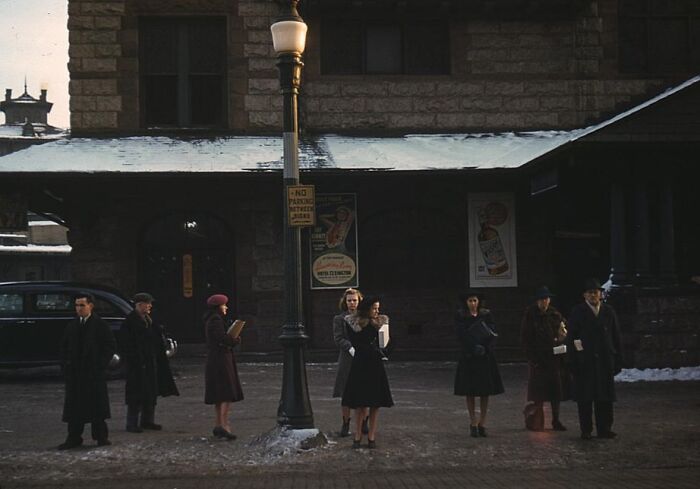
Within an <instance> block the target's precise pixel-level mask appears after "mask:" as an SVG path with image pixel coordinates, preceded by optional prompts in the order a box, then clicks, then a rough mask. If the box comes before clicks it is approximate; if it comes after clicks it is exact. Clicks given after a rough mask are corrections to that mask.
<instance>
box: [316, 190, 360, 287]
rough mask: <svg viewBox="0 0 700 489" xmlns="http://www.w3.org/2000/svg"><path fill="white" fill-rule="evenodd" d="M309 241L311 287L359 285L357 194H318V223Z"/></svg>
mask: <svg viewBox="0 0 700 489" xmlns="http://www.w3.org/2000/svg"><path fill="white" fill-rule="evenodd" d="M309 241H310V246H311V260H310V261H311V267H310V269H311V288H312V289H340V288H346V287H358V286H359V281H358V268H357V197H356V195H355V194H316V225H315V226H314V227H313V228H312V230H311V239H310V240H309Z"/></svg>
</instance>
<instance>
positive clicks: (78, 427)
mask: <svg viewBox="0 0 700 489" xmlns="http://www.w3.org/2000/svg"><path fill="white" fill-rule="evenodd" d="M84 429H85V423H76V422H73V421H69V422H68V440H69V441H75V442H81V443H82V441H83V430H84Z"/></svg>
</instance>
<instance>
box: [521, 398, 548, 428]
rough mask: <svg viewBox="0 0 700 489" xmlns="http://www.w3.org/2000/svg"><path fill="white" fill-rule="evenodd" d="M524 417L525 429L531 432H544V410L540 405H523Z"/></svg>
mask: <svg viewBox="0 0 700 489" xmlns="http://www.w3.org/2000/svg"><path fill="white" fill-rule="evenodd" d="M523 415H524V416H525V428H527V429H528V430H531V431H542V430H544V409H542V405H539V406H538V405H537V404H535V403H534V402H531V403H529V404H526V405H525V409H523Z"/></svg>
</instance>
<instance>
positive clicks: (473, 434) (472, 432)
mask: <svg viewBox="0 0 700 489" xmlns="http://www.w3.org/2000/svg"><path fill="white" fill-rule="evenodd" d="M469 435H470V436H471V437H472V438H478V437H479V430H478V429H477V428H476V426H470V427H469Z"/></svg>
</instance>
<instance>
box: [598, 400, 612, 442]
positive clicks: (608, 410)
mask: <svg viewBox="0 0 700 489" xmlns="http://www.w3.org/2000/svg"><path fill="white" fill-rule="evenodd" d="M612 424H613V403H612V402H609V401H596V402H595V429H596V433H597V434H599V435H600V434H601V433H608V432H609V431H610V430H611V429H612Z"/></svg>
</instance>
